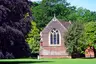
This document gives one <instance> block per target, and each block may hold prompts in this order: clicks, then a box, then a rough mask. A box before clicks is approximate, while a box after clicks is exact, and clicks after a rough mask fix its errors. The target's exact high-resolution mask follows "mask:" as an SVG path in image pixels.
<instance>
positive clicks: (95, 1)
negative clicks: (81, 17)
mask: <svg viewBox="0 0 96 64" xmlns="http://www.w3.org/2000/svg"><path fill="white" fill-rule="evenodd" d="M31 1H41V0H31ZM67 2H69V3H70V4H71V5H74V6H76V7H77V8H78V7H83V8H86V9H89V10H91V11H96V0H67Z"/></svg>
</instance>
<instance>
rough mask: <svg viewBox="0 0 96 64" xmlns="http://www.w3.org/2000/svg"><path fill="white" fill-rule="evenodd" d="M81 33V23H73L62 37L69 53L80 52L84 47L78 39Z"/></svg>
mask: <svg viewBox="0 0 96 64" xmlns="http://www.w3.org/2000/svg"><path fill="white" fill-rule="evenodd" d="M82 34H83V25H82V24H81V23H77V22H75V23H73V24H72V25H71V26H70V27H69V29H68V31H67V32H66V34H65V36H64V39H65V45H66V47H67V51H68V52H69V54H70V55H74V54H78V53H82V50H83V49H82V48H83V47H84V46H83V45H82V44H83V43H82V42H81V40H80V38H81V37H82Z"/></svg>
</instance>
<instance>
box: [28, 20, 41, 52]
mask: <svg viewBox="0 0 96 64" xmlns="http://www.w3.org/2000/svg"><path fill="white" fill-rule="evenodd" d="M31 24H32V26H31V31H30V32H29V34H28V35H27V38H26V41H27V42H28V44H29V47H30V49H31V53H39V43H40V34H39V29H38V28H37V26H36V23H35V22H34V21H32V23H31Z"/></svg>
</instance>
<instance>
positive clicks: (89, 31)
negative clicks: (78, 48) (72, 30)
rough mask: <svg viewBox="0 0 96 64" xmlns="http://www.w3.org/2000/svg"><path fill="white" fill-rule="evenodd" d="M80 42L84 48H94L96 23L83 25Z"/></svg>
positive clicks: (95, 45)
mask: <svg viewBox="0 0 96 64" xmlns="http://www.w3.org/2000/svg"><path fill="white" fill-rule="evenodd" d="M82 40H83V41H84V43H85V45H86V47H87V46H93V47H94V48H96V22H88V23H85V24H84V33H83V37H82Z"/></svg>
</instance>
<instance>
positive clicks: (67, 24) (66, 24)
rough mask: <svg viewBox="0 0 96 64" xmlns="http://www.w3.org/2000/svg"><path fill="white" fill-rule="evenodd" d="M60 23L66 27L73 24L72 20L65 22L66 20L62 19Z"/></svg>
mask: <svg viewBox="0 0 96 64" xmlns="http://www.w3.org/2000/svg"><path fill="white" fill-rule="evenodd" d="M60 23H61V24H62V25H63V26H64V27H65V28H68V27H69V26H70V24H71V22H70V21H69V22H65V21H60Z"/></svg>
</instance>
